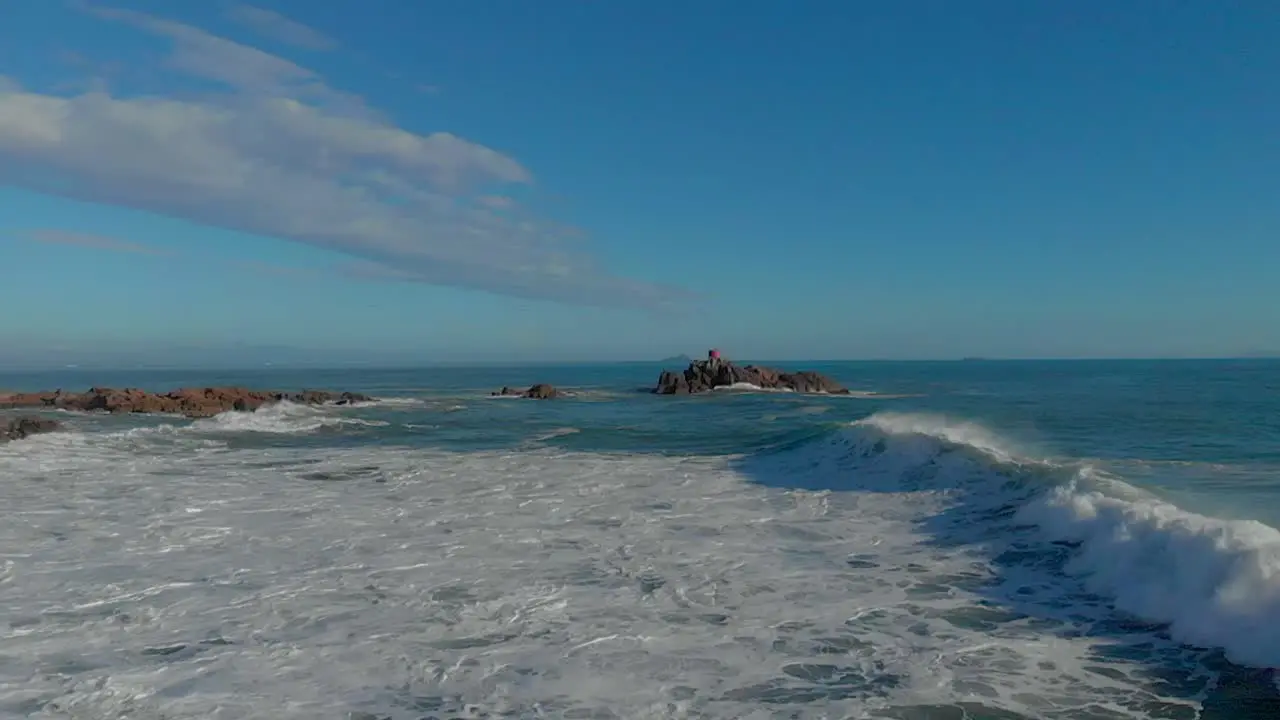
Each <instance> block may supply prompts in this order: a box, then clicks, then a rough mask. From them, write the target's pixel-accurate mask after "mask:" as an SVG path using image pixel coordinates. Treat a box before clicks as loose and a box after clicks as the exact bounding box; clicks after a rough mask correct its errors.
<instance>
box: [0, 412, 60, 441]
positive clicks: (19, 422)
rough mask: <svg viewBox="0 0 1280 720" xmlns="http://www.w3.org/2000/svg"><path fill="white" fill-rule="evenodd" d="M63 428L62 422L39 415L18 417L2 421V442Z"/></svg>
mask: <svg viewBox="0 0 1280 720" xmlns="http://www.w3.org/2000/svg"><path fill="white" fill-rule="evenodd" d="M61 429H62V423H60V422H58V421H57V420H49V419H46V418H37V417H26V416H24V417H17V418H13V419H12V420H9V421H7V422H6V421H0V442H8V441H9V440H21V439H23V438H25V437H30V436H32V435H39V434H41V433H49V432H55V431H57V430H61Z"/></svg>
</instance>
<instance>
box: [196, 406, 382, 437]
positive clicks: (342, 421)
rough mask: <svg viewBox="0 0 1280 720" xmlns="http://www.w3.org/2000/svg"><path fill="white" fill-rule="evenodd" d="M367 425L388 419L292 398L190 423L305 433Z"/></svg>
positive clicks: (204, 426) (216, 429)
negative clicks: (369, 417)
mask: <svg viewBox="0 0 1280 720" xmlns="http://www.w3.org/2000/svg"><path fill="white" fill-rule="evenodd" d="M340 425H364V426H366V427H383V426H386V425H387V423H386V421H383V420H365V419H362V418H356V417H347V416H345V415H341V414H337V413H333V412H330V411H329V410H328V409H327V408H320V407H308V406H306V405H297V404H294V403H289V402H282V403H275V404H273V405H267V406H264V407H261V408H259V409H258V410H256V411H254V412H225V413H221V414H219V415H215V416H213V417H211V418H205V419H202V420H196V421H195V422H193V423H191V426H190V429H191V430H193V431H206V432H259V433H283V434H294V433H306V432H312V431H315V430H319V429H320V428H322V427H334V426H340Z"/></svg>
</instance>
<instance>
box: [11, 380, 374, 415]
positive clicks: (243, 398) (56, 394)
mask: <svg viewBox="0 0 1280 720" xmlns="http://www.w3.org/2000/svg"><path fill="white" fill-rule="evenodd" d="M372 399H373V398H371V397H369V396H367V395H361V394H359V393H350V392H329V391H325V390H303V391H301V392H281V391H276V390H249V389H247V388H242V387H206V388H179V389H177V390H171V391H169V392H167V393H152V392H147V391H146V390H140V389H138V388H124V389H116V388H102V387H95V388H89V390H87V391H86V392H82V393H77V392H66V391H64V390H55V391H53V392H34V393H11V394H8V395H0V408H41V409H46V410H53V409H61V410H75V411H81V412H90V411H105V412H109V413H164V414H171V415H184V416H186V417H191V418H197V417H210V416H212V415H217V414H218V413H223V412H227V411H229V410H239V411H252V410H257V409H258V408H260V407H262V406H263V405H271V404H274V403H278V402H292V403H298V404H299V405H350V404H351V403H356V402H366V401H369V400H372Z"/></svg>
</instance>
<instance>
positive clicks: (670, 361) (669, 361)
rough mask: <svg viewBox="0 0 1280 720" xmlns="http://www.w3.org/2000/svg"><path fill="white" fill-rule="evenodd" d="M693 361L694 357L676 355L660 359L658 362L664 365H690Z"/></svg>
mask: <svg viewBox="0 0 1280 720" xmlns="http://www.w3.org/2000/svg"><path fill="white" fill-rule="evenodd" d="M691 362H693V358H691V357H689V356H688V355H674V356H672V357H669V358H663V359H661V360H659V361H658V363H659V364H662V365H688V364H689V363H691Z"/></svg>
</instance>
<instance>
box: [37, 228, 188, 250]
mask: <svg viewBox="0 0 1280 720" xmlns="http://www.w3.org/2000/svg"><path fill="white" fill-rule="evenodd" d="M28 235H29V237H30V238H31V239H32V240H34V241H36V242H38V243H44V244H46V245H74V246H76V247H83V248H92V249H94V250H110V251H112V252H123V253H136V254H139V255H168V254H169V253H168V252H166V251H164V250H161V249H159V248H154V247H150V246H148V245H141V244H138V243H133V242H128V241H125V240H117V239H116V238H112V237H107V236H105V235H94V234H92V233H79V232H72V231H69V230H56V229H44V230H33V231H31V232H30V233H29V234H28Z"/></svg>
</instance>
